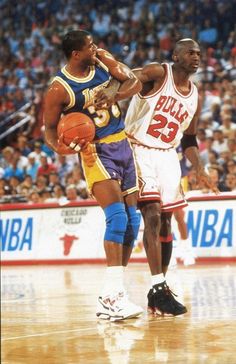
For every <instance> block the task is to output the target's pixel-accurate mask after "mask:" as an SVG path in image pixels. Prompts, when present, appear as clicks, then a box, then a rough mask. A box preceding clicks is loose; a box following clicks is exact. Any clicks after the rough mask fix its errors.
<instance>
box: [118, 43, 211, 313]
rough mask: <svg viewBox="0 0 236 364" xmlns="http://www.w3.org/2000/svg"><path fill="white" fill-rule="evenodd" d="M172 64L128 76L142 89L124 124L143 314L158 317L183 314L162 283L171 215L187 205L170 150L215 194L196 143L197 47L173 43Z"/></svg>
mask: <svg viewBox="0 0 236 364" xmlns="http://www.w3.org/2000/svg"><path fill="white" fill-rule="evenodd" d="M173 62H174V63H173V64H172V65H171V64H167V63H164V64H158V63H151V64H148V65H146V66H144V67H143V68H142V69H136V70H133V71H134V73H135V74H136V76H137V77H138V78H139V79H140V81H141V82H142V83H143V88H142V91H141V92H140V93H139V94H136V95H134V96H133V97H132V100H131V103H130V105H129V108H128V111H127V115H126V119H125V123H126V131H127V134H128V136H129V138H130V140H131V142H132V144H133V148H134V152H135V156H136V160H137V165H138V174H139V188H140V191H139V207H140V210H141V213H142V216H143V219H144V236H143V242H144V247H145V250H146V254H147V259H148V263H149V267H150V271H151V275H152V288H151V289H150V291H149V293H148V308H149V309H150V310H151V312H153V313H156V314H161V315H181V314H183V313H185V312H187V309H186V307H185V306H183V305H182V304H181V303H179V302H178V301H176V300H175V298H174V296H173V295H172V293H171V291H170V290H169V288H168V286H167V284H166V281H165V277H164V275H165V273H166V271H167V268H168V265H169V261H170V258H171V252H172V233H171V216H172V212H173V210H174V209H177V208H183V207H184V206H186V205H187V202H186V201H185V199H184V195H183V192H182V189H181V187H180V180H181V170H180V164H179V159H178V155H177V153H176V150H175V148H176V147H177V146H178V144H179V143H180V142H181V145H182V149H183V151H184V154H185V156H186V157H187V158H188V159H189V160H190V162H191V163H192V165H193V167H194V168H195V169H196V171H197V175H198V178H199V180H200V181H201V182H203V183H204V184H205V185H206V186H208V187H209V188H211V189H212V190H213V191H214V192H217V191H216V190H214V188H213V187H212V183H211V180H210V177H209V176H208V175H207V174H206V173H205V172H204V169H203V166H202V164H201V162H200V158H199V152H198V146H197V141H196V132H197V120H198V116H199V113H200V109H201V103H200V100H199V96H198V91H197V88H196V86H195V85H194V84H193V82H191V81H190V80H189V78H190V76H191V75H192V74H194V73H195V72H196V71H197V69H198V66H199V63H200V48H199V45H198V44H197V43H196V42H195V41H193V40H192V39H182V40H180V41H178V42H177V43H176V46H175V49H174V52H173Z"/></svg>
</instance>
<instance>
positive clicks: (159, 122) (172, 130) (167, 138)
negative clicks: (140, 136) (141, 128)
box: [147, 114, 179, 143]
mask: <svg viewBox="0 0 236 364" xmlns="http://www.w3.org/2000/svg"><path fill="white" fill-rule="evenodd" d="M153 119H154V120H155V121H156V123H155V124H151V125H149V127H148V130H147V134H149V135H151V136H153V137H154V138H159V137H160V138H161V140H162V141H163V142H164V143H170V142H172V141H173V140H174V138H175V136H176V134H177V132H178V130H179V125H178V124H175V123H174V122H173V121H170V122H169V123H168V120H167V118H166V117H165V116H163V115H160V114H157V115H155V116H154V118H153ZM165 126H166V127H167V129H168V134H167V135H165V134H162V131H163V129H164V127H165Z"/></svg>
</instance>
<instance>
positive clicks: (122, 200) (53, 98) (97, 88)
mask: <svg viewBox="0 0 236 364" xmlns="http://www.w3.org/2000/svg"><path fill="white" fill-rule="evenodd" d="M62 49H63V51H64V54H65V56H66V58H67V63H66V65H65V66H64V67H63V68H62V69H61V70H60V71H59V72H58V74H57V75H56V76H55V78H54V79H53V81H52V83H51V85H50V86H49V89H48V91H47V92H46V95H45V109H44V122H45V139H46V142H47V143H48V145H49V146H50V147H51V148H52V149H53V150H54V151H55V152H57V153H58V154H62V155H65V154H72V153H78V152H80V155H81V160H82V168H83V172H84V176H85V179H86V182H87V186H88V189H89V190H90V192H91V193H92V195H93V196H94V197H95V198H96V200H97V202H98V204H99V205H100V206H101V207H102V209H103V211H104V214H105V218H106V231H105V237H104V249H105V253H106V259H107V268H106V274H105V280H104V287H103V290H102V292H101V295H100V297H99V298H98V307H97V313H96V314H97V317H99V318H104V319H110V320H112V321H116V320H123V319H126V318H131V317H136V316H139V315H140V314H141V313H142V311H143V310H142V308H141V307H139V306H137V305H135V304H133V303H132V302H130V301H129V299H128V298H127V295H126V293H125V289H124V285H123V270H124V266H126V265H127V263H128V260H129V257H130V254H131V251H132V246H133V243H134V240H135V239H136V237H137V234H138V229H139V223H140V215H139V214H138V213H137V211H136V200H137V191H138V184H137V174H136V167H135V162H134V158H133V152H132V149H131V147H130V144H129V141H128V140H127V137H126V134H125V132H124V121H123V118H122V116H121V112H120V108H119V106H118V104H117V103H116V102H117V101H119V100H122V99H125V98H129V97H131V96H133V95H134V94H135V93H137V92H139V91H140V89H141V83H140V81H139V80H138V79H137V78H136V76H134V74H133V73H132V72H131V71H130V70H129V69H128V68H127V67H126V66H125V65H123V64H120V63H119V62H117V61H116V60H115V59H114V58H113V56H112V55H111V54H109V53H108V52H106V51H104V50H98V49H97V47H96V45H95V44H94V42H93V38H92V36H91V35H90V34H89V33H88V32H86V31H81V30H77V31H71V32H69V33H67V34H66V35H65V36H64V38H63V41H62ZM112 78H114V79H117V80H118V81H119V82H120V84H121V86H119V89H118V87H117V84H118V83H117V82H114V84H113V81H112ZM114 95H115V96H114ZM96 97H97V98H99V100H98V101H96ZM70 112H83V113H85V114H87V115H89V117H90V118H91V119H92V120H93V121H94V124H95V128H96V135H95V140H94V142H93V143H91V144H88V143H85V141H83V140H79V138H75V139H74V141H73V142H72V143H71V144H70V146H69V147H67V146H66V145H64V144H63V142H62V136H59V138H58V135H57V124H58V122H59V120H60V117H61V115H62V113H63V114H67V113H70Z"/></svg>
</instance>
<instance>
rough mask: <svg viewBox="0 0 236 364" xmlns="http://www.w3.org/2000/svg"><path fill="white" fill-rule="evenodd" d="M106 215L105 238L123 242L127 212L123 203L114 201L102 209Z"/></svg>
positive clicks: (119, 242)
mask: <svg viewBox="0 0 236 364" xmlns="http://www.w3.org/2000/svg"><path fill="white" fill-rule="evenodd" d="M104 212H105V216H106V232H105V237H104V239H105V240H109V241H113V242H115V243H118V244H123V242H124V235H125V231H126V227H127V222H128V218H127V214H126V211H125V205H124V204H123V203H121V202H115V203H113V204H111V205H109V206H107V207H106V208H105V209H104Z"/></svg>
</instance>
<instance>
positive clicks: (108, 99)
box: [93, 87, 116, 110]
mask: <svg viewBox="0 0 236 364" xmlns="http://www.w3.org/2000/svg"><path fill="white" fill-rule="evenodd" d="M115 96H116V92H114V90H113V89H112V88H109V87H108V88H104V89H102V90H99V91H98V92H97V93H96V95H95V98H94V103H93V105H94V107H95V109H97V110H100V109H108V108H109V107H111V105H112V104H114V103H115Z"/></svg>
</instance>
